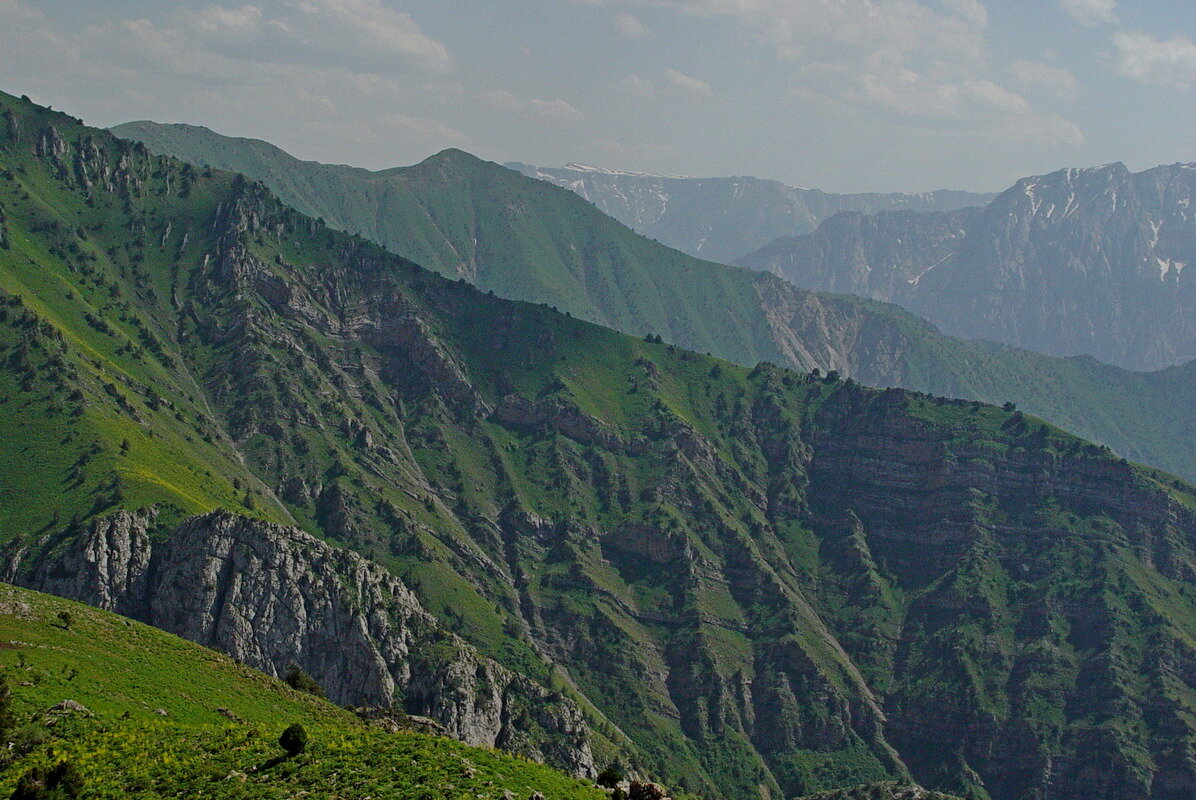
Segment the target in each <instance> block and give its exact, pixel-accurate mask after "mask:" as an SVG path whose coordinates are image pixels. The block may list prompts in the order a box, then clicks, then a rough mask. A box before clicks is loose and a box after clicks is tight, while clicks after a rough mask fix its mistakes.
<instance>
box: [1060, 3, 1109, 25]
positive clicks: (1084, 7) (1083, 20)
mask: <svg viewBox="0 0 1196 800" xmlns="http://www.w3.org/2000/svg"><path fill="white" fill-rule="evenodd" d="M1059 5H1060V6H1062V8H1063V10H1064V11H1066V12H1067V13H1068V14H1069V15H1070V16H1071V18H1072V19H1074V20H1075V21H1076V22H1079V23H1080V24H1081V25H1092V26H1095V25H1100V24H1102V23H1104V24H1106V25H1112V24H1115V23H1116V22H1117V2H1116V0H1059Z"/></svg>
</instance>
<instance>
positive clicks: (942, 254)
mask: <svg viewBox="0 0 1196 800" xmlns="http://www.w3.org/2000/svg"><path fill="white" fill-rule="evenodd" d="M1194 189H1196V164H1172V165H1168V166H1160V167H1155V168H1154V169H1149V170H1146V171H1145V172H1139V173H1133V172H1130V171H1129V170H1128V169H1126V167H1125V166H1124V165H1122V164H1110V165H1108V166H1104V167H1098V168H1093V169H1064V170H1059V171H1058V172H1053V173H1051V174H1049V175H1041V176H1037V177H1031V178H1023V179H1022V180H1019V181H1018V182H1017V183H1016V184H1014V185H1013V186H1012V187H1011V188H1009V189H1008V190H1006V191H1005V192H1002V193H1001V194H1000V195H998V196H997V197H996V198H995V199H994V200H993V201H992V202H991V203H989V204H988V206H987V207H985V208H984V209H962V210H957V211H952V212H931V213H914V212H910V211H894V212H890V211H885V212H880V213H878V214H874V215H863V214H858V213H840V214H837V215H835V216H833V217H831V218H830V219H828V220H826V221H824V222H823V223H822V224H821V225H819V227H818V229H817V230H816V231H814V232H813V233H809V234H806V235H802V236H794V237H786V238H782V239H778V240H777V241H775V242H772V243H771V244H769V245H766V246H765V247H763V248H761V249H760V250H758V251H756V252H755V253H752V254H751V255H748V256H745V257H744V258H741V259H739V260H738V261H736V262H735V263H737V264H739V265H742V266H747V267H751V268H753V269H763V270H769V271H772V272H775V273H776V274H779V275H783V276H785V277H786V278H789V279H790V280H792V281H793V282H794V283H796V284H797V285H799V286H803V287H805V288H809V289H814V290H825V291H836V292H850V293H852V294H858V295H863V296H866V297H872V298H876V299H878V300H885V301H889V302H894V303H899V304H901V305H902V306H904V307H906V308H908V309H910V310H911V311H913V312H915V313H917V314H920V315H922V316H924V317H926V318H927V319H929V320H930V321H932V322H934V323H935V324H936V325H939V326H941V327H942V328H943V329H944V330H945V331H946V332H948V333H951V334H955V335H959V336H967V337H979V338H985V339H992V340H995V341H1000V342H1005V343H1008V344H1012V345H1017V346H1019V347H1026V348H1029V349H1032V350H1036V351H1039V352H1042V353H1049V354H1053V355H1062V356H1070V355H1076V354H1081V353H1084V354H1088V355H1092V356H1095V357H1096V358H1099V359H1101V360H1102V361H1106V362H1109V363H1112V364H1117V365H1119V366H1122V367H1126V368H1128V369H1155V368H1158V367H1163V366H1168V365H1171V364H1178V363H1181V362H1183V361H1187V360H1189V359H1192V358H1196V273H1194V272H1188V271H1187V268H1188V265H1189V264H1192V263H1193V262H1194V261H1196V208H1193V206H1192V202H1193V194H1194V192H1193V190H1194Z"/></svg>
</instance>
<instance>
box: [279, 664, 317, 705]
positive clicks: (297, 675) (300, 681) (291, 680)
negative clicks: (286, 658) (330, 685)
mask: <svg viewBox="0 0 1196 800" xmlns="http://www.w3.org/2000/svg"><path fill="white" fill-rule="evenodd" d="M283 680H284V681H285V682H286V684H287V685H288V686H290V687H291V688H292V689H298V690H299V691H301V692H307V693H308V694H310V695H315V696H316V697H324V687H323V686H321V685H320V684H318V683H316V679H315V678H313V677H312V676H310V675H308V674H307V673H306V672H304V671H303V670H302V669H300V668H299V665H298V664H292V665H291V669H290V671H289V672H288V673H287V676H286V677H285V678H283Z"/></svg>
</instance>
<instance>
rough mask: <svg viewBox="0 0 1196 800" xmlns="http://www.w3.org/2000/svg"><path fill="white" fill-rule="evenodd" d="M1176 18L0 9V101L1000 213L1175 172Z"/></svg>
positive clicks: (375, 0) (1192, 12)
mask: <svg viewBox="0 0 1196 800" xmlns="http://www.w3.org/2000/svg"><path fill="white" fill-rule="evenodd" d="M1194 38H1196V2H1192V1H1191V0H1148V1H1144V2H1129V0H1122V1H1120V2H1119V1H1118V0H986V1H984V2H982V1H981V0H555V1H552V0H460V1H458V0H254V1H253V2H240V1H239V0H232V1H231V2H225V1H223V0H222V1H221V2H211V3H209V2H180V1H179V0H88V2H86V3H80V2H78V0H0V89H2V90H4V91H7V92H10V93H12V94H26V95H29V96H30V97H31V98H32V99H33V100H35V101H37V102H39V103H43V104H48V105H51V106H53V107H54V108H56V109H59V110H63V111H67V112H69V113H71V114H73V115H75V116H79V117H82V118H83V119H84V121H86V122H88V123H89V124H93V125H100V126H110V125H114V124H117V123H120V122H126V121H129V120H134V119H153V120H157V121H160V122H188V123H192V124H197V125H206V126H208V127H209V128H212V129H213V130H216V131H218V132H220V133H224V134H228V135H235V136H250V137H255V138H261V139H266V140H268V141H271V142H273V143H275V144H277V145H279V146H280V147H282V148H284V149H286V150H287V151H289V152H291V153H292V154H294V155H296V156H298V157H300V158H305V159H315V160H319V161H327V162H336V163H346V164H353V165H357V166H363V167H368V168H372V169H382V168H386V167H392V166H399V165H405V164H411V163H415V162H418V161H420V160H422V159H423V158H426V157H427V156H429V155H432V154H433V153H435V152H438V151H439V150H442V149H444V148H446V147H460V148H462V149H465V150H468V151H470V152H472V153H474V154H476V155H478V156H481V157H483V158H487V159H491V160H494V161H498V162H505V161H525V162H529V163H533V164H539V165H543V166H557V165H560V164H564V163H566V162H581V163H586V164H592V165H596V166H602V167H607V168H615V169H626V170H634V171H644V172H656V173H663V174H674V175H696V176H712V175H756V176H759V177H764V178H773V179H776V180H781V181H784V182H786V183H790V184H794V185H798V186H808V187H814V188H820V189H826V190H829V191H927V190H931V189H937V188H955V189H972V190H977V191H995V190H999V189H1002V188H1004V187H1006V186H1008V185H1010V184H1011V183H1012V182H1013V181H1014V180H1016V179H1017V178H1018V177H1021V176H1024V175H1031V174H1040V173H1043V172H1049V171H1052V170H1055V169H1059V168H1062V167H1071V166H1081V167H1082V166H1092V165H1098V164H1105V163H1109V162H1111V161H1123V162H1125V163H1126V164H1127V165H1128V166H1129V167H1130V168H1131V169H1135V170H1140V169H1146V168H1148V167H1151V166H1154V165H1155V164H1160V163H1172V162H1176V161H1193V160H1196V43H1194V41H1193V39H1194Z"/></svg>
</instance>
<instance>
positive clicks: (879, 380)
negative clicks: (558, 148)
mask: <svg viewBox="0 0 1196 800" xmlns="http://www.w3.org/2000/svg"><path fill="white" fill-rule="evenodd" d="M115 132H116V133H117V134H119V135H121V136H125V137H129V138H132V139H134V140H136V141H140V142H142V143H143V144H145V145H146V146H147V147H148V148H149V149H150V150H151V151H152V152H155V153H159V154H165V155H172V156H175V157H177V158H181V159H183V160H186V161H190V162H192V163H195V164H200V165H207V166H212V167H217V168H221V169H228V170H231V171H236V172H240V173H243V174H246V175H248V176H250V177H252V178H255V179H258V180H260V181H262V182H263V183H264V184H265V185H266V186H267V187H269V188H270V189H271V190H272V191H273V192H275V193H277V194H278V196H279V197H280V198H281V199H282V200H283V201H284V202H287V203H288V204H290V205H292V206H293V207H295V208H296V209H298V210H299V211H301V212H303V213H305V214H308V215H309V216H312V217H319V218H322V219H324V220H325V221H326V222H327V223H328V224H330V225H331V226H333V227H336V228H340V229H343V230H347V231H350V232H353V233H358V234H360V235H362V236H364V237H365V238H367V239H371V240H372V241H375V242H377V243H379V244H381V245H383V246H384V247H386V248H387V249H389V250H391V251H392V252H396V253H398V254H400V255H402V256H404V257H406V258H409V259H410V260H412V261H415V262H416V263H419V264H422V265H424V266H427V267H429V268H431V269H434V270H436V271H437V272H439V273H441V274H442V275H445V276H446V277H450V278H460V279H464V280H466V281H468V282H471V283H473V284H475V285H476V286H478V287H479V288H481V289H484V290H487V291H493V292H495V293H496V294H498V295H500V296H502V297H508V298H513V299H519V300H529V301H532V302H537V303H547V304H549V305H551V306H554V307H556V308H559V309H561V310H562V311H567V312H569V313H571V314H573V315H574V316H576V317H580V318H582V319H586V320H590V321H592V322H597V323H599V324H602V325H606V326H609V327H613V328H616V329H618V330H622V331H625V332H628V333H633V334H637V335H656V336H662V337H663V338H664V339H665V340H666V341H669V342H673V343H675V344H678V345H681V346H683V347H687V348H690V349H693V350H697V351H699V352H709V353H713V354H714V355H716V356H720V357H722V358H726V359H729V360H731V361H735V362H737V363H740V364H744V365H746V366H752V365H754V364H756V363H758V362H760V361H771V362H773V363H776V364H780V365H783V366H788V367H792V368H794V369H799V370H803V371H806V370H810V369H813V368H818V369H820V370H822V371H823V372H827V371H830V370H837V371H839V372H840V373H842V374H844V375H849V376H852V377H854V378H856V379H857V380H860V381H862V382H864V383H867V384H870V385H874V386H900V387H905V388H909V389H914V390H917V391H926V392H931V393H934V394H942V395H950V396H953V397H964V398H968V399H978V400H983V401H986V402H993V403H1005V402H1007V401H1009V402H1014V403H1016V404H1018V405H1019V406H1020V407H1022V408H1023V409H1025V410H1026V411H1029V412H1030V413H1033V414H1036V415H1039V416H1042V417H1044V418H1046V419H1048V420H1050V421H1051V422H1053V423H1055V424H1057V425H1060V426H1062V427H1064V428H1066V429H1068V430H1072V431H1075V432H1077V433H1079V434H1081V435H1083V436H1087V437H1090V438H1093V439H1096V440H1097V441H1099V442H1102V443H1104V444H1107V445H1109V446H1110V447H1113V448H1115V449H1116V450H1117V451H1118V452H1120V453H1122V454H1124V455H1126V456H1128V457H1130V458H1133V459H1136V460H1141V461H1145V462H1147V463H1151V464H1153V465H1156V466H1159V467H1161V468H1164V469H1167V470H1170V471H1172V472H1175V473H1177V474H1179V475H1183V476H1185V477H1188V478H1196V428H1194V426H1196V422H1194V421H1193V420H1194V418H1196V379H1194V377H1193V376H1196V364H1188V365H1186V366H1182V367H1177V368H1175V369H1173V370H1169V371H1161V372H1155V373H1148V374H1140V373H1135V372H1129V371H1125V370H1118V369H1113V368H1109V367H1107V366H1105V365H1102V364H1099V363H1097V362H1095V361H1093V360H1091V359H1067V360H1064V359H1060V358H1050V357H1046V356H1042V355H1039V354H1037V353H1034V352H1030V351H1025V350H1017V349H1012V348H1008V347H1000V346H994V345H990V344H986V343H983V342H969V341H962V340H959V339H954V338H951V337H948V336H944V335H943V334H941V333H940V332H939V331H938V330H937V329H936V328H935V327H934V326H932V325H929V324H927V323H926V322H924V321H923V320H921V319H919V318H917V317H915V316H914V315H913V314H910V313H908V312H906V311H904V310H902V309H901V308H899V307H897V306H893V305H886V304H883V303H878V302H871V301H867V300H860V299H858V298H853V297H847V296H841V295H828V294H815V293H812V292H809V291H804V290H800V289H797V288H796V287H795V286H794V285H793V284H791V283H789V282H787V281H785V280H781V279H779V278H777V277H776V276H774V275H771V274H768V273H767V272H759V271H752V270H747V269H734V268H729V267H726V266H723V265H720V264H715V263H713V262H709V261H702V260H699V259H695V258H692V257H689V256H687V255H685V254H683V253H680V252H678V251H676V250H673V249H670V248H668V247H665V246H663V245H661V244H659V243H657V242H654V241H652V240H650V239H648V238H645V237H643V236H640V235H637V234H635V233H634V232H633V231H631V230H629V229H628V228H627V227H625V226H624V225H621V224H619V223H618V222H617V221H615V220H613V219H612V218H610V217H608V216H606V215H605V214H603V213H601V212H600V211H599V210H598V209H596V208H595V207H594V206H593V205H592V204H590V203H588V202H586V201H585V200H583V199H582V198H580V197H579V196H577V195H576V194H574V193H573V192H570V191H567V190H565V189H562V188H559V187H554V186H552V185H549V184H547V183H545V182H543V181H539V180H534V179H531V178H527V177H525V176H523V175H520V174H518V173H516V172H513V171H512V170H509V169H504V168H503V167H500V166H499V165H497V164H493V163H490V162H486V161H482V160H480V159H477V158H475V157H473V156H471V155H469V154H468V153H464V152H462V151H460V150H446V151H444V152H442V153H439V154H437V155H435V156H433V157H431V158H429V159H427V160H426V161H424V162H421V163H420V164H417V165H415V166H412V167H399V168H395V169H390V170H383V171H381V172H368V171H366V170H362V169H357V168H353V167H344V166H335V165H325V164H318V163H314V162H306V161H300V160H298V159H295V158H293V157H291V156H290V155H288V154H286V153H285V152H283V151H282V150H280V149H278V148H277V147H274V146H273V145H270V144H268V143H265V142H261V141H256V140H251V139H237V138H231V137H225V136H221V135H219V134H216V133H214V132H212V131H210V130H208V129H207V128H202V127H197V126H190V125H161V124H157V123H150V122H137V123H129V124H128V125H122V126H118V127H117V128H116V129H115ZM958 213H963V214H967V213H973V212H958ZM1160 409H1169V411H1162V412H1161V411H1160Z"/></svg>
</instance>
